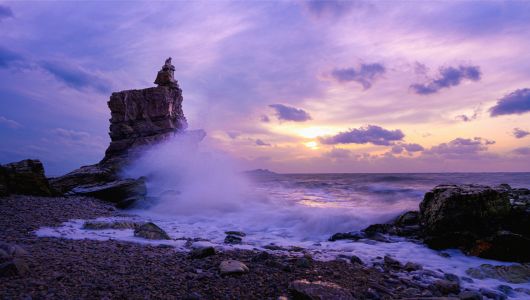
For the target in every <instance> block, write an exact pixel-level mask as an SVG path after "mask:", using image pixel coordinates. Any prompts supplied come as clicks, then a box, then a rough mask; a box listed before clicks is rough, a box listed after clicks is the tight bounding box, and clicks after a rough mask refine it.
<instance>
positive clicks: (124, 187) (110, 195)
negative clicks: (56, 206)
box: [68, 178, 147, 204]
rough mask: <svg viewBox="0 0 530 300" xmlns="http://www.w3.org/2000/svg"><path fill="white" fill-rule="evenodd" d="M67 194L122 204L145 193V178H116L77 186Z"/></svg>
mask: <svg viewBox="0 0 530 300" xmlns="http://www.w3.org/2000/svg"><path fill="white" fill-rule="evenodd" d="M68 193H69V194H75V195H82V196H89V197H94V198H98V199H101V200H103V201H107V202H112V203H117V204H123V202H127V201H131V200H132V201H131V202H132V203H134V202H135V201H136V200H141V199H143V197H145V195H146V194H147V189H146V186H145V180H144V179H143V178H140V179H124V180H116V181H112V182H108V183H104V184H98V185H90V186H78V187H76V188H74V189H72V190H71V191H70V192H68Z"/></svg>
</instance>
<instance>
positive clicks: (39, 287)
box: [0, 195, 456, 299]
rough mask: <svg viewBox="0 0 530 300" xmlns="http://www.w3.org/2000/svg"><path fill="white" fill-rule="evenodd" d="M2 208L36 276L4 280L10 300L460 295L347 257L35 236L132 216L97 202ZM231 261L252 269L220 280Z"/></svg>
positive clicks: (15, 199)
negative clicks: (306, 287)
mask: <svg viewBox="0 0 530 300" xmlns="http://www.w3.org/2000/svg"><path fill="white" fill-rule="evenodd" d="M0 208H1V209H0V211H2V212H3V215H4V217H3V218H1V219H0V228H3V229H2V230H1V231H0V240H1V241H3V242H7V243H11V244H16V245H19V246H21V247H22V248H24V249H25V250H26V251H27V252H28V253H29V255H28V256H27V257H26V258H25V260H26V262H27V265H28V267H29V273H28V274H27V275H26V276H12V277H4V278H3V280H2V281H1V282H0V290H1V291H2V292H1V293H2V295H1V297H0V298H2V299H18V298H24V297H26V296H30V297H32V298H41V297H42V298H49V299H65V298H69V299H71V298H82V299H92V298H112V299H114V298H132V299H140V298H142V299H143V298H155V299H164V298H166V299H167V298H178V299H211V298H215V299H219V298H222V299H237V298H245V299H278V297H282V296H283V297H288V298H289V299H291V298H292V297H293V295H295V294H293V293H294V291H293V289H292V288H291V289H290V288H289V286H290V284H292V282H293V281H295V280H308V281H310V282H314V281H323V282H328V283H334V284H336V285H338V286H340V287H342V288H343V289H345V290H347V291H348V292H349V293H351V294H352V295H353V297H355V298H359V299H365V298H373V299H378V298H379V299H396V298H414V297H434V296H447V295H455V296H456V292H455V291H454V290H452V291H449V290H447V286H444V287H440V284H441V283H438V284H434V283H433V284H426V282H425V281H422V280H421V279H420V280H416V281H415V280H410V279H407V278H405V277H404V276H403V275H402V274H401V273H400V272H402V271H403V270H398V269H399V267H397V266H396V265H394V266H392V264H395V262H391V261H390V262H388V263H387V262H386V259H385V263H384V264H382V265H379V266H377V267H375V266H366V265H361V264H357V263H351V262H348V261H346V259H337V260H334V261H327V262H324V261H318V260H313V259H312V258H311V257H301V258H300V257H299V258H295V257H288V256H281V255H273V254H268V253H267V252H263V251H253V250H230V251H221V252H219V251H218V252H217V254H215V255H213V256H209V257H206V258H202V259H191V258H190V257H189V254H188V253H183V252H178V251H175V249H173V248H172V247H168V246H152V245H142V244H136V243H131V242H122V241H116V240H108V241H95V240H86V239H85V240H71V239H63V238H42V237H37V236H36V235H35V230H37V229H38V228H41V227H43V226H59V225H61V224H62V223H63V222H66V221H68V220H71V219H94V218H97V217H116V216H123V215H124V214H123V213H122V211H120V210H117V209H115V208H114V207H113V206H112V205H109V204H108V203H104V202H102V201H100V200H96V199H93V198H87V197H32V196H19V195H17V196H10V197H2V198H0ZM264 253H266V254H264ZM227 259H233V260H238V261H241V262H243V263H244V264H246V265H247V266H248V267H249V269H250V271H249V272H248V273H246V274H242V275H235V276H222V275H220V274H219V264H220V263H221V262H222V261H223V260H227ZM398 271H399V272H398ZM411 275H412V273H411ZM410 277H411V278H412V277H414V276H410ZM420 277H421V276H420ZM440 281H441V282H442V283H445V284H448V282H449V281H448V280H445V279H440ZM355 298H354V299H355Z"/></svg>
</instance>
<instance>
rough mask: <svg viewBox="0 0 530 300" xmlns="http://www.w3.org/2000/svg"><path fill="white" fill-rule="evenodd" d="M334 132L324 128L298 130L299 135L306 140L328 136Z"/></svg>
mask: <svg viewBox="0 0 530 300" xmlns="http://www.w3.org/2000/svg"><path fill="white" fill-rule="evenodd" d="M334 132H336V130H333V129H331V128H324V127H306V128H302V129H299V130H298V134H299V135H301V136H303V137H305V138H308V139H314V138H316V137H318V136H324V135H330V134H332V133H334Z"/></svg>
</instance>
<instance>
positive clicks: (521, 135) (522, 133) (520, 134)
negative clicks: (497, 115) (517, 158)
mask: <svg viewBox="0 0 530 300" xmlns="http://www.w3.org/2000/svg"><path fill="white" fill-rule="evenodd" d="M529 134H530V132H529V131H526V130H522V129H519V128H514V129H513V136H514V137H515V138H518V139H522V138H524V137H525V136H527V135H529Z"/></svg>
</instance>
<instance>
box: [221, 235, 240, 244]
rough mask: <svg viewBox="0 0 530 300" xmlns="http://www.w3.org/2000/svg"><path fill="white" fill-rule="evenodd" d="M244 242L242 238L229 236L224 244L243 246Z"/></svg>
mask: <svg viewBox="0 0 530 300" xmlns="http://www.w3.org/2000/svg"><path fill="white" fill-rule="evenodd" d="M242 241H243V238H241V237H240V236H238V235H232V234H229V235H227V236H226V237H225V241H224V242H225V244H232V245H235V244H241V242H242Z"/></svg>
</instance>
